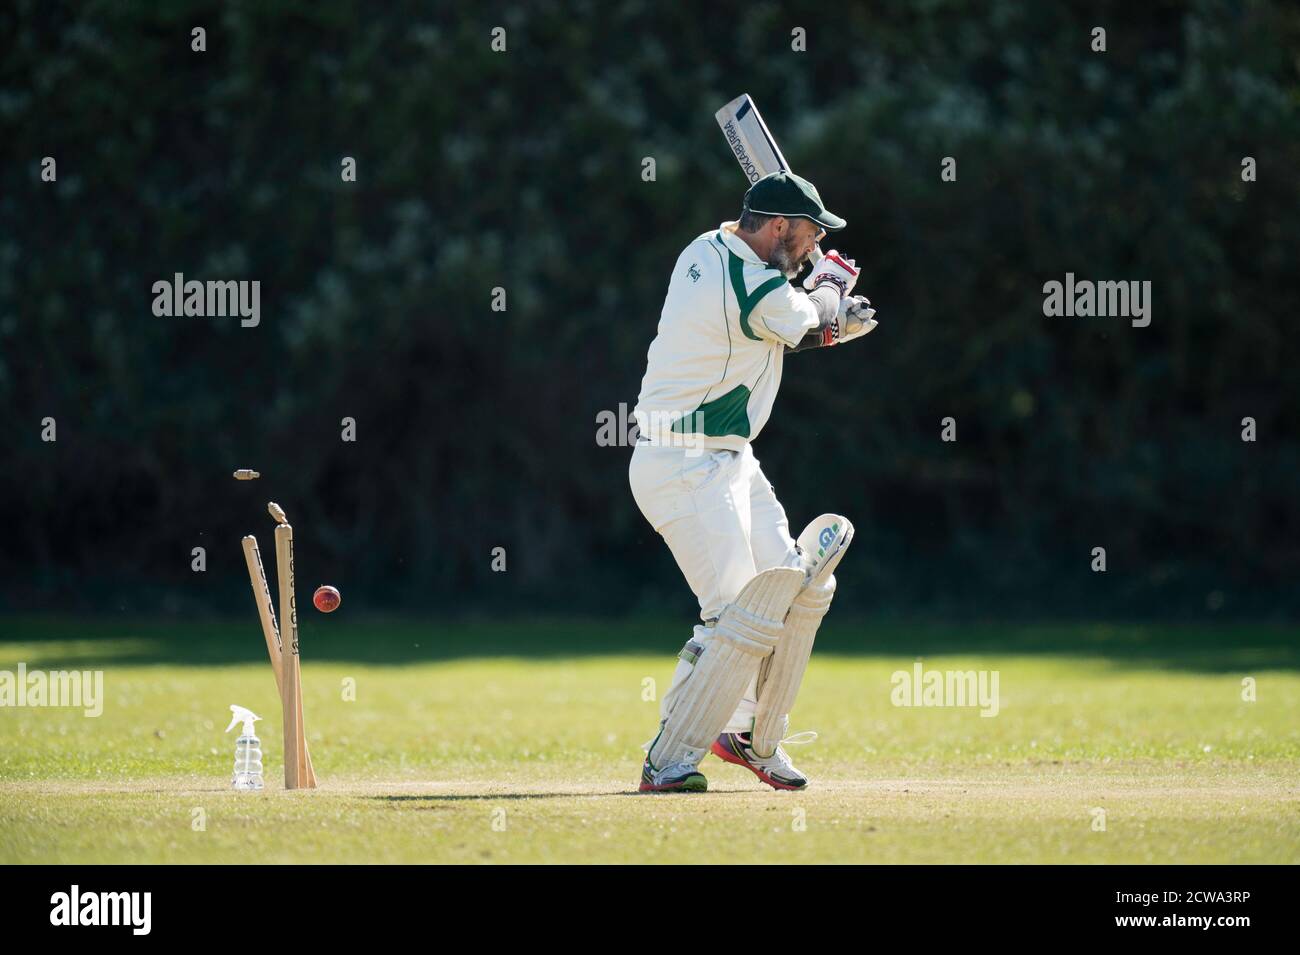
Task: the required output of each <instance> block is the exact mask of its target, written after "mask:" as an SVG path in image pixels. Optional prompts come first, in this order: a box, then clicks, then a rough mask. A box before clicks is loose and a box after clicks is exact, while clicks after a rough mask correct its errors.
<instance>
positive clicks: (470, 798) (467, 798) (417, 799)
mask: <svg viewBox="0 0 1300 955" xmlns="http://www.w3.org/2000/svg"><path fill="white" fill-rule="evenodd" d="M629 793H630V794H631V795H634V796H637V795H640V793H638V792H636V791H635V790H612V791H610V792H604V793H593V792H581V793H557V792H544V793H483V794H482V795H478V794H476V793H460V794H456V795H453V794H446V795H432V794H430V795H420V796H366V797H365V798H366V799H371V800H374V801H376V802H409V803H426V802H427V803H440V802H509V801H511V800H518V799H582V798H588V797H592V798H595V797H599V796H626V795H629ZM415 808H417V809H418V808H419V807H418V806H416V807H415Z"/></svg>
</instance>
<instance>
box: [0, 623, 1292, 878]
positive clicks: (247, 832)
mask: <svg viewBox="0 0 1300 955" xmlns="http://www.w3.org/2000/svg"><path fill="white" fill-rule="evenodd" d="M683 636H684V631H683V628H682V627H681V626H680V625H673V624H672V623H670V622H667V621H651V622H645V621H641V622H639V623H637V624H635V625H631V624H629V623H627V622H625V621H591V620H586V621H584V620H567V621H566V620H547V621H536V622H528V621H517V622H488V621H482V620H467V621H461V622H458V623H454V624H453V623H428V624H420V623H414V622H410V621H363V622H360V623H357V622H353V621H348V620H346V618H343V619H337V620H336V619H333V618H331V619H328V620H325V619H322V618H319V617H313V618H311V619H310V620H308V621H307V626H306V628H305V632H304V635H303V647H304V650H303V652H304V663H303V675H304V689H305V712H306V722H307V728H308V740H309V744H310V746H311V750H312V756H313V760H314V762H315V765H316V770H317V774H318V776H319V778H320V781H321V788H320V789H319V790H317V791H315V792H295V793H286V792H284V791H282V790H281V789H280V785H279V780H280V778H281V772H282V764H281V762H280V742H279V731H280V724H279V707H278V703H277V700H276V697H275V691H274V682H273V679H272V675H271V672H270V667H269V664H268V663H267V661H266V659H265V651H264V649H263V647H262V644H261V637H260V634H259V632H258V630H257V628H256V624H255V622H254V623H250V622H248V621H236V622H221V621H216V622H204V623H199V624H190V623H186V624H180V623H174V622H173V623H168V622H161V621H145V622H104V621H93V620H92V621H82V620H75V619H68V618H45V619H41V618H22V619H15V618H0V670H10V671H12V670H14V669H15V668H16V666H17V663H18V662H19V661H23V662H25V663H26V664H27V667H28V669H29V670H50V669H85V668H96V669H102V670H103V671H104V685H105V704H104V712H103V715H102V716H100V717H98V718H87V717H85V716H83V715H81V714H80V712H79V711H72V710H67V709H52V708H32V707H29V708H13V709H8V708H6V709H0V863H27V862H180V863H189V862H289V861H296V862H397V861H404V862H422V861H456V862H482V861H494V862H502V861H505V862H583V861H585V862H766V861H773V862H825V861H852V862H1004V863H1013V862H1014V863H1028V862H1087V863H1125V862H1137V863H1141V862H1171V863H1172V862H1177V863H1218V862H1280V863H1295V862H1300V660H1298V659H1297V648H1296V646H1295V640H1294V635H1293V633H1291V632H1290V631H1287V630H1284V629H1278V628H1267V627H1236V628H1222V629H1209V628H1184V627H1151V626H1131V627H1125V626H1112V625H1107V626H1101V625H1095V626H1093V625H1062V626H1028V625H1016V626H1013V627H999V626H997V625H994V624H988V623H984V624H979V625H975V626H970V627H957V626H953V625H942V624H934V623H926V624H903V623H898V622H892V623H879V622H854V621H851V620H848V621H846V620H839V619H836V618H835V617H834V615H832V617H831V618H830V620H828V625H827V628H826V631H825V633H824V634H823V638H822V639H821V640H820V645H819V652H818V654H817V656H816V657H815V658H814V662H813V664H812V666H811V668H810V670H809V674H808V679H807V682H806V684H805V687H804V692H803V694H802V696H801V698H800V702H799V705H798V707H797V708H796V711H795V714H794V727H793V728H795V729H805V728H812V729H816V730H818V731H819V732H820V734H821V738H820V739H819V740H818V742H816V743H815V744H813V745H811V746H806V747H798V748H794V749H792V752H793V753H794V755H795V757H796V759H797V761H798V762H799V764H800V765H801V766H802V767H803V768H804V769H805V770H806V771H808V772H809V774H810V775H811V776H812V777H813V780H814V782H813V786H812V788H810V789H809V790H808V791H806V792H803V793H775V792H772V791H771V790H768V789H767V788H765V787H763V786H762V785H761V784H759V783H758V782H757V781H756V780H755V779H754V778H753V777H752V776H750V775H749V774H748V773H746V772H744V771H743V770H741V769H739V768H737V767H733V766H727V765H724V764H723V763H721V762H719V761H718V760H716V759H713V758H710V759H708V760H706V761H705V763H704V764H703V767H702V768H703V769H704V771H705V772H706V774H707V775H708V776H709V780H710V792H709V793H708V794H705V795H699V796H695V795H672V796H669V795H665V796H640V795H635V794H634V793H633V790H634V789H635V784H636V781H637V777H638V773H639V768H640V758H641V753H640V750H639V744H640V743H641V742H642V741H643V740H645V739H647V738H648V737H649V736H651V735H652V733H653V731H654V727H655V722H656V719H657V704H656V703H654V702H651V701H646V700H643V699H642V696H643V681H644V680H645V679H646V678H653V679H654V680H656V681H658V687H657V688H658V690H659V691H662V690H663V689H664V688H665V687H666V682H667V679H668V676H669V673H670V671H671V666H672V662H673V661H672V654H673V652H674V651H675V650H676V649H677V646H678V645H679V644H680V642H681V639H682V638H683ZM918 656H920V657H922V658H923V660H924V665H925V667H926V668H927V669H932V668H934V669H963V670H965V669H990V670H997V671H998V672H999V674H1000V694H1001V711H1000V713H999V714H998V715H997V716H996V717H994V718H982V717H980V716H979V714H978V712H977V711H976V710H974V709H955V708H948V709H943V708H912V709H908V708H899V707H895V706H893V705H892V704H891V702H890V690H891V685H890V675H891V674H892V673H893V672H894V671H895V670H899V669H907V670H910V668H911V666H912V663H913V661H914V660H915V659H916V658H917V657H918ZM1247 676H1249V677H1253V678H1254V679H1255V680H1256V681H1257V687H1258V701H1257V702H1253V703H1249V702H1244V701H1243V700H1242V699H1241V681H1242V679H1243V677H1247ZM347 681H355V688H356V699H355V700H354V701H348V700H345V699H344V698H343V689H344V686H345V682H347ZM231 703H240V704H242V705H245V706H248V707H250V708H252V709H253V710H255V711H256V712H258V713H259V714H261V715H262V716H264V717H266V719H265V720H264V722H262V723H259V724H258V726H259V730H260V735H261V736H262V739H263V745H264V749H265V750H266V754H267V756H266V760H267V778H268V789H267V790H266V791H265V792H262V793H255V794H247V793H234V792H231V791H230V790H229V789H228V788H227V786H228V783H229V772H230V765H231V757H232V754H233V745H234V733H231V734H230V735H223V734H222V730H224V729H225V726H226V724H227V722H228V721H229V709H228V707H229V704H231ZM1097 809H1104V810H1105V822H1106V830H1105V831H1104V832H1099V831H1094V830H1093V821H1094V819H1095V818H1096V815H1095V810H1097ZM196 819H201V821H202V823H203V825H202V826H201V827H200V826H199V825H198V822H196Z"/></svg>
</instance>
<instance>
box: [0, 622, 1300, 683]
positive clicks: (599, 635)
mask: <svg viewBox="0 0 1300 955" xmlns="http://www.w3.org/2000/svg"><path fill="white" fill-rule="evenodd" d="M249 616H250V618H251V617H252V615H251V614H250V615H249ZM689 623H690V622H689V621H685V620H669V619H659V620H650V619H646V618H635V619H626V618H607V619H591V618H578V617H575V618H556V617H538V618H531V619H530V618H523V617H513V618H500V619H498V618H486V617H478V618H462V619H456V620H451V619H435V620H420V619H413V618H400V619H382V618H353V619H349V618H340V619H335V618H328V619H327V618H322V617H320V616H319V615H315V616H309V617H308V618H307V619H306V620H305V621H304V625H303V627H302V630H301V635H300V644H301V647H302V653H303V657H304V659H305V660H307V661H311V662H321V663H328V662H348V663H361V664H372V665H379V666H384V665H391V666H401V665H407V664H413V663H429V662H439V661H450V660H461V659H470V658H488V659H507V658H511V657H518V658H521V659H527V660H539V661H561V660H565V659H574V660H575V662H580V660H581V658H583V657H594V656H611V655H613V656H622V655H638V656H640V655H650V656H663V657H666V658H671V657H672V656H673V655H675V654H676V653H677V651H678V650H679V649H680V648H681V645H682V644H683V643H684V642H685V640H686V639H687V638H688V637H689V636H690V628H689ZM817 652H818V653H819V654H836V655H842V656H862V657H889V658H903V659H913V658H916V657H933V656H939V655H944V656H950V655H960V656H984V657H991V658H996V657H999V656H1018V655H1042V656H1059V657H1084V658H1101V659H1106V660H1109V661H1111V662H1112V663H1113V664H1114V665H1116V666H1120V667H1134V668H1144V669H1147V668H1153V667H1154V668H1157V669H1171V670H1187V671H1197V672H1211V673H1215V672H1250V671H1258V670H1261V669H1273V670H1277V669H1288V670H1296V669H1300V635H1298V634H1297V631H1296V630H1295V629H1294V628H1290V627H1286V626H1283V625H1278V624H1250V623H1240V622H1230V623H1224V624H1220V625H1206V624H1151V623H1100V622H1097V623H1087V622H1069V623H1023V622H1016V623H1008V624H999V623H996V622H988V621H980V622H970V623H962V622H953V621H932V620H914V621H905V620H894V619H879V620H877V619H869V618H868V619H854V618H851V617H849V618H836V617H835V615H834V613H832V614H831V616H830V617H828V618H827V621H826V624H825V626H824V627H823V628H822V632H821V633H820V634H819V635H818V638H817ZM266 658H267V657H266V646H265V643H264V641H263V638H262V632H261V630H260V628H259V627H258V625H257V621H256V619H255V618H254V619H242V618H241V619H229V620H202V621H191V620H168V619H162V618H155V619H146V620H120V619H114V618H95V617H88V618H87V617H64V616H42V617H0V669H9V668H12V667H13V666H14V665H16V663H17V661H19V660H22V661H23V662H25V663H26V664H27V666H28V668H29V669H82V668H91V667H101V666H111V665H122V664H128V665H142V666H148V665H169V666H175V665H182V666H229V665H236V664H245V663H264V662H265V661H266ZM990 662H991V663H992V662H995V661H990Z"/></svg>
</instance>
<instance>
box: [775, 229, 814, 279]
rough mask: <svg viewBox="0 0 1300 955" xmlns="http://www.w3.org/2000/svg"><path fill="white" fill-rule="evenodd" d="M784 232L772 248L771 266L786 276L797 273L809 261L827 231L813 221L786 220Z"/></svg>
mask: <svg viewBox="0 0 1300 955" xmlns="http://www.w3.org/2000/svg"><path fill="white" fill-rule="evenodd" d="M783 221H784V223H785V228H784V231H782V232H780V233H779V234H778V236H777V239H778V241H777V244H776V245H775V246H774V247H773V248H772V261H771V263H770V264H771V265H772V266H773V267H774V268H777V269H779V270H780V271H782V272H784V273H785V274H786V275H791V274H794V273H797V272H798V271H799V270H800V269H801V268H803V264H804V263H805V262H806V261H808V256H809V255H810V254H811V253H812V250H813V247H814V246H816V245H817V243H818V242H820V241H821V240H822V239H823V238H825V236H826V230H825V229H823V228H822V227H821V226H819V225H818V224H817V223H815V222H813V221H812V220H811V219H785V220H783Z"/></svg>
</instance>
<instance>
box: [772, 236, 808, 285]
mask: <svg viewBox="0 0 1300 955" xmlns="http://www.w3.org/2000/svg"><path fill="white" fill-rule="evenodd" d="M798 245H799V240H798V239H796V238H795V237H794V233H793V232H791V233H790V234H789V235H787V236H786V237H785V238H783V239H782V240H781V244H780V245H778V246H777V247H776V248H774V249H773V250H772V259H771V261H770V262H768V263H767V264H768V265H770V266H772V268H774V269H776V270H777V271H779V272H781V273H782V274H783V275H785V277H786V278H788V279H792V278H794V277H795V276H796V275H798V274H799V270H800V269H802V268H803V264H804V262H806V261H807V260H808V256H806V255H805V256H803V257H801V258H799V259H798V260H796V259H795V257H794V252H795V249H796V248H797V247H798Z"/></svg>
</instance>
